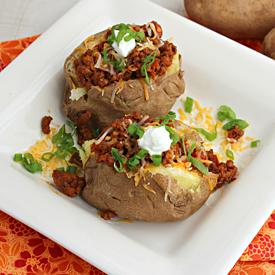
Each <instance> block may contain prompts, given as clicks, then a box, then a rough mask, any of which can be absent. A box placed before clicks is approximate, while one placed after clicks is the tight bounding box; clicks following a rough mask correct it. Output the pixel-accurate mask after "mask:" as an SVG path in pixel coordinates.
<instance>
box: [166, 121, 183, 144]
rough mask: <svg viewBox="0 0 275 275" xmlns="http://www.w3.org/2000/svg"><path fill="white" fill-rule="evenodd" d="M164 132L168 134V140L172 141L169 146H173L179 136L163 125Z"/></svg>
mask: <svg viewBox="0 0 275 275" xmlns="http://www.w3.org/2000/svg"><path fill="white" fill-rule="evenodd" d="M165 130H166V131H168V132H169V134H170V139H172V143H171V145H175V144H176V143H177V142H178V141H179V140H180V137H179V135H178V134H177V133H176V132H175V131H174V130H173V129H172V128H171V127H169V126H167V125H165Z"/></svg>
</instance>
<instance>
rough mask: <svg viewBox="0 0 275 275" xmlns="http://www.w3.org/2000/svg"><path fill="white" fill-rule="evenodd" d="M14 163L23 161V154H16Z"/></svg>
mask: <svg viewBox="0 0 275 275" xmlns="http://www.w3.org/2000/svg"><path fill="white" fill-rule="evenodd" d="M13 160H14V161H21V160H22V154H15V155H14V157H13Z"/></svg>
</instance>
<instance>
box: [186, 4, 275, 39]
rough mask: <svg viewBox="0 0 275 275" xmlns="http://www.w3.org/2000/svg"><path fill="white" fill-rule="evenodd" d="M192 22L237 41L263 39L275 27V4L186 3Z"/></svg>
mask: <svg viewBox="0 0 275 275" xmlns="http://www.w3.org/2000/svg"><path fill="white" fill-rule="evenodd" d="M184 5H185V9H186V12H187V14H188V16H189V17H190V19H192V20H194V21H195V22H197V23H199V24H201V25H203V26H205V27H208V28H210V29H212V30H214V31H216V32H219V33H221V34H223V35H225V36H228V37H230V38H233V39H263V38H264V36H265V35H266V34H267V33H268V32H269V31H270V30H271V29H272V28H274V27H275V1H274V0H264V1H256V0H244V1H240V0H223V1H213V0H212V1H208V0H184Z"/></svg>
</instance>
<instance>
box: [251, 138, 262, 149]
mask: <svg viewBox="0 0 275 275" xmlns="http://www.w3.org/2000/svg"><path fill="white" fill-rule="evenodd" d="M259 142H261V141H260V140H254V141H251V147H252V148H255V147H257V146H258V143H259Z"/></svg>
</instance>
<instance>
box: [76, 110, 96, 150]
mask: <svg viewBox="0 0 275 275" xmlns="http://www.w3.org/2000/svg"><path fill="white" fill-rule="evenodd" d="M91 117H92V113H91V112H90V111H86V112H85V113H77V114H76V115H75V116H74V124H75V126H77V128H76V132H77V135H78V144H79V145H82V144H83V143H84V142H85V141H86V140H91V139H93V138H94V136H93V133H92V131H91V130H90V128H89V121H90V118H91Z"/></svg>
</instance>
